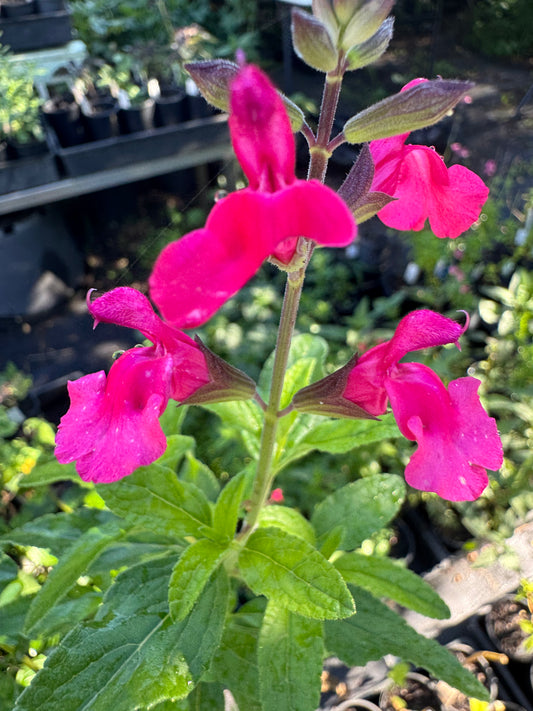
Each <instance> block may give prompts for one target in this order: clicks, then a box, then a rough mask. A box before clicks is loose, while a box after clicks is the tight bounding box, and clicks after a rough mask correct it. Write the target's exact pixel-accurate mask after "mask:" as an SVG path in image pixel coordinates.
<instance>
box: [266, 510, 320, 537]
mask: <svg viewBox="0 0 533 711" xmlns="http://www.w3.org/2000/svg"><path fill="white" fill-rule="evenodd" d="M258 526H260V527H261V528H270V527H272V526H275V527H276V528H282V529H283V530H284V531H285V532H286V533H290V534H291V536H298V538H303V540H304V541H307V542H308V543H310V544H311V545H312V546H314V545H315V531H314V529H313V527H312V526H311V524H310V523H309V521H308V520H307V519H306V518H304V517H303V516H302V514H301V513H300V512H299V511H296V509H291V508H289V507H288V506H276V504H271V505H270V506H264V507H263V509H262V510H261V513H260V514H259V521H258Z"/></svg>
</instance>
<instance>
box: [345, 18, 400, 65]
mask: <svg viewBox="0 0 533 711" xmlns="http://www.w3.org/2000/svg"><path fill="white" fill-rule="evenodd" d="M393 28H394V18H392V17H388V18H387V19H386V20H385V22H383V24H382V25H381V27H380V28H379V29H378V31H377V32H376V33H375V34H374V35H372V37H371V38H370V39H368V40H367V41H366V42H363V43H362V44H356V45H354V46H353V47H352V48H351V49H350V50H349V51H348V53H347V55H346V60H347V62H348V66H347V70H348V71H353V70H354V69H360V68H361V67H366V66H368V65H369V64H372V63H373V62H375V61H376V60H378V59H379V58H380V57H381V55H382V54H383V53H384V52H385V51H386V50H387V47H388V46H389V43H390V41H391V39H392V31H393Z"/></svg>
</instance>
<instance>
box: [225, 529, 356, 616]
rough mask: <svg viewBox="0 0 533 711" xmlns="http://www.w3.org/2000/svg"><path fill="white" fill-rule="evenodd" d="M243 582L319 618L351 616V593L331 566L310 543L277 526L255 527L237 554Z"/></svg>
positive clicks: (288, 606)
mask: <svg viewBox="0 0 533 711" xmlns="http://www.w3.org/2000/svg"><path fill="white" fill-rule="evenodd" d="M239 567H240V571H241V574H242V577H243V579H244V581H245V582H246V584H247V585H248V586H249V587H250V588H251V589H252V590H253V591H254V592H255V593H256V594H259V595H265V596H266V597H267V598H268V599H273V600H276V601H277V603H278V604H280V605H284V606H285V607H286V608H287V609H288V610H291V611H292V612H296V613H297V614H300V615H304V616H305V617H312V618H315V619H319V620H324V619H336V618H338V617H347V616H349V615H353V613H354V612H355V608H354V606H353V600H352V598H351V595H350V593H349V591H348V589H347V587H346V585H345V583H344V581H343V580H342V577H341V575H340V574H339V572H338V571H337V570H336V569H335V567H334V566H333V565H332V564H331V563H329V562H328V561H327V560H326V559H325V558H324V557H323V556H322V555H321V554H320V553H319V552H318V551H317V550H316V549H315V548H313V546H311V545H310V544H309V543H307V542H306V541H304V540H302V539H301V538H297V537H296V536H291V535H289V534H288V533H285V532H284V531H282V530H281V529H279V528H258V529H257V530H256V531H254V533H252V535H251V536H250V538H249V539H248V541H247V543H246V547H245V548H244V549H243V550H242V551H241V553H240V555H239Z"/></svg>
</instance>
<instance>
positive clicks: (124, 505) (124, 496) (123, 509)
mask: <svg viewBox="0 0 533 711" xmlns="http://www.w3.org/2000/svg"><path fill="white" fill-rule="evenodd" d="M97 490H98V493H99V494H100V496H101V497H102V498H103V499H104V501H105V502H106V505H107V506H108V507H109V508H110V509H111V511H113V513H115V514H117V515H118V516H122V517H123V518H124V519H125V520H126V521H127V523H129V524H130V525H131V526H141V527H143V528H147V529H149V530H151V531H155V532H156V533H162V534H164V535H168V536H173V537H174V538H183V537H185V536H200V535H201V533H202V529H204V528H205V527H210V526H211V509H210V506H209V502H208V501H207V499H206V498H205V496H204V494H203V493H202V492H201V491H200V490H199V489H197V488H196V487H195V486H193V485H192V484H186V483H185V482H182V481H180V480H179V479H178V477H177V475H176V474H175V473H174V472H172V471H170V470H169V469H167V468H166V467H163V466H161V465H160V464H155V463H154V464H151V465H150V466H148V467H140V468H139V469H137V470H136V471H135V472H134V473H133V474H131V475H130V476H128V477H127V478H125V479H122V480H121V481H119V482H116V483H113V484H99V485H98V486H97Z"/></svg>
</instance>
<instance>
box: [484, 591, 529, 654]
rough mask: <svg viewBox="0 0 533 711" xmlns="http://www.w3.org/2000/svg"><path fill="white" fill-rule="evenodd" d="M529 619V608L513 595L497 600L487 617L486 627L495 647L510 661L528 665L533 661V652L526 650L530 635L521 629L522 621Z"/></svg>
mask: <svg viewBox="0 0 533 711" xmlns="http://www.w3.org/2000/svg"><path fill="white" fill-rule="evenodd" d="M528 617H529V610H528V608H527V606H526V605H525V604H523V603H521V602H520V601H517V600H515V597H514V596H513V595H507V596H505V597H503V598H500V599H499V600H497V601H496V602H495V603H493V605H492V607H491V609H490V610H489V612H488V613H487V614H486V616H485V627H486V628H487V633H488V635H489V637H490V639H491V641H492V642H493V644H494V645H495V647H496V648H497V649H499V650H500V651H501V652H503V653H504V654H506V655H507V656H508V657H509V659H512V660H513V661H516V662H522V663H526V664H527V663H530V662H532V661H533V652H531V651H528V650H527V649H525V648H524V641H525V640H526V638H527V636H528V635H527V633H526V632H524V631H523V630H522V628H521V627H520V621H521V620H523V619H528Z"/></svg>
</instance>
